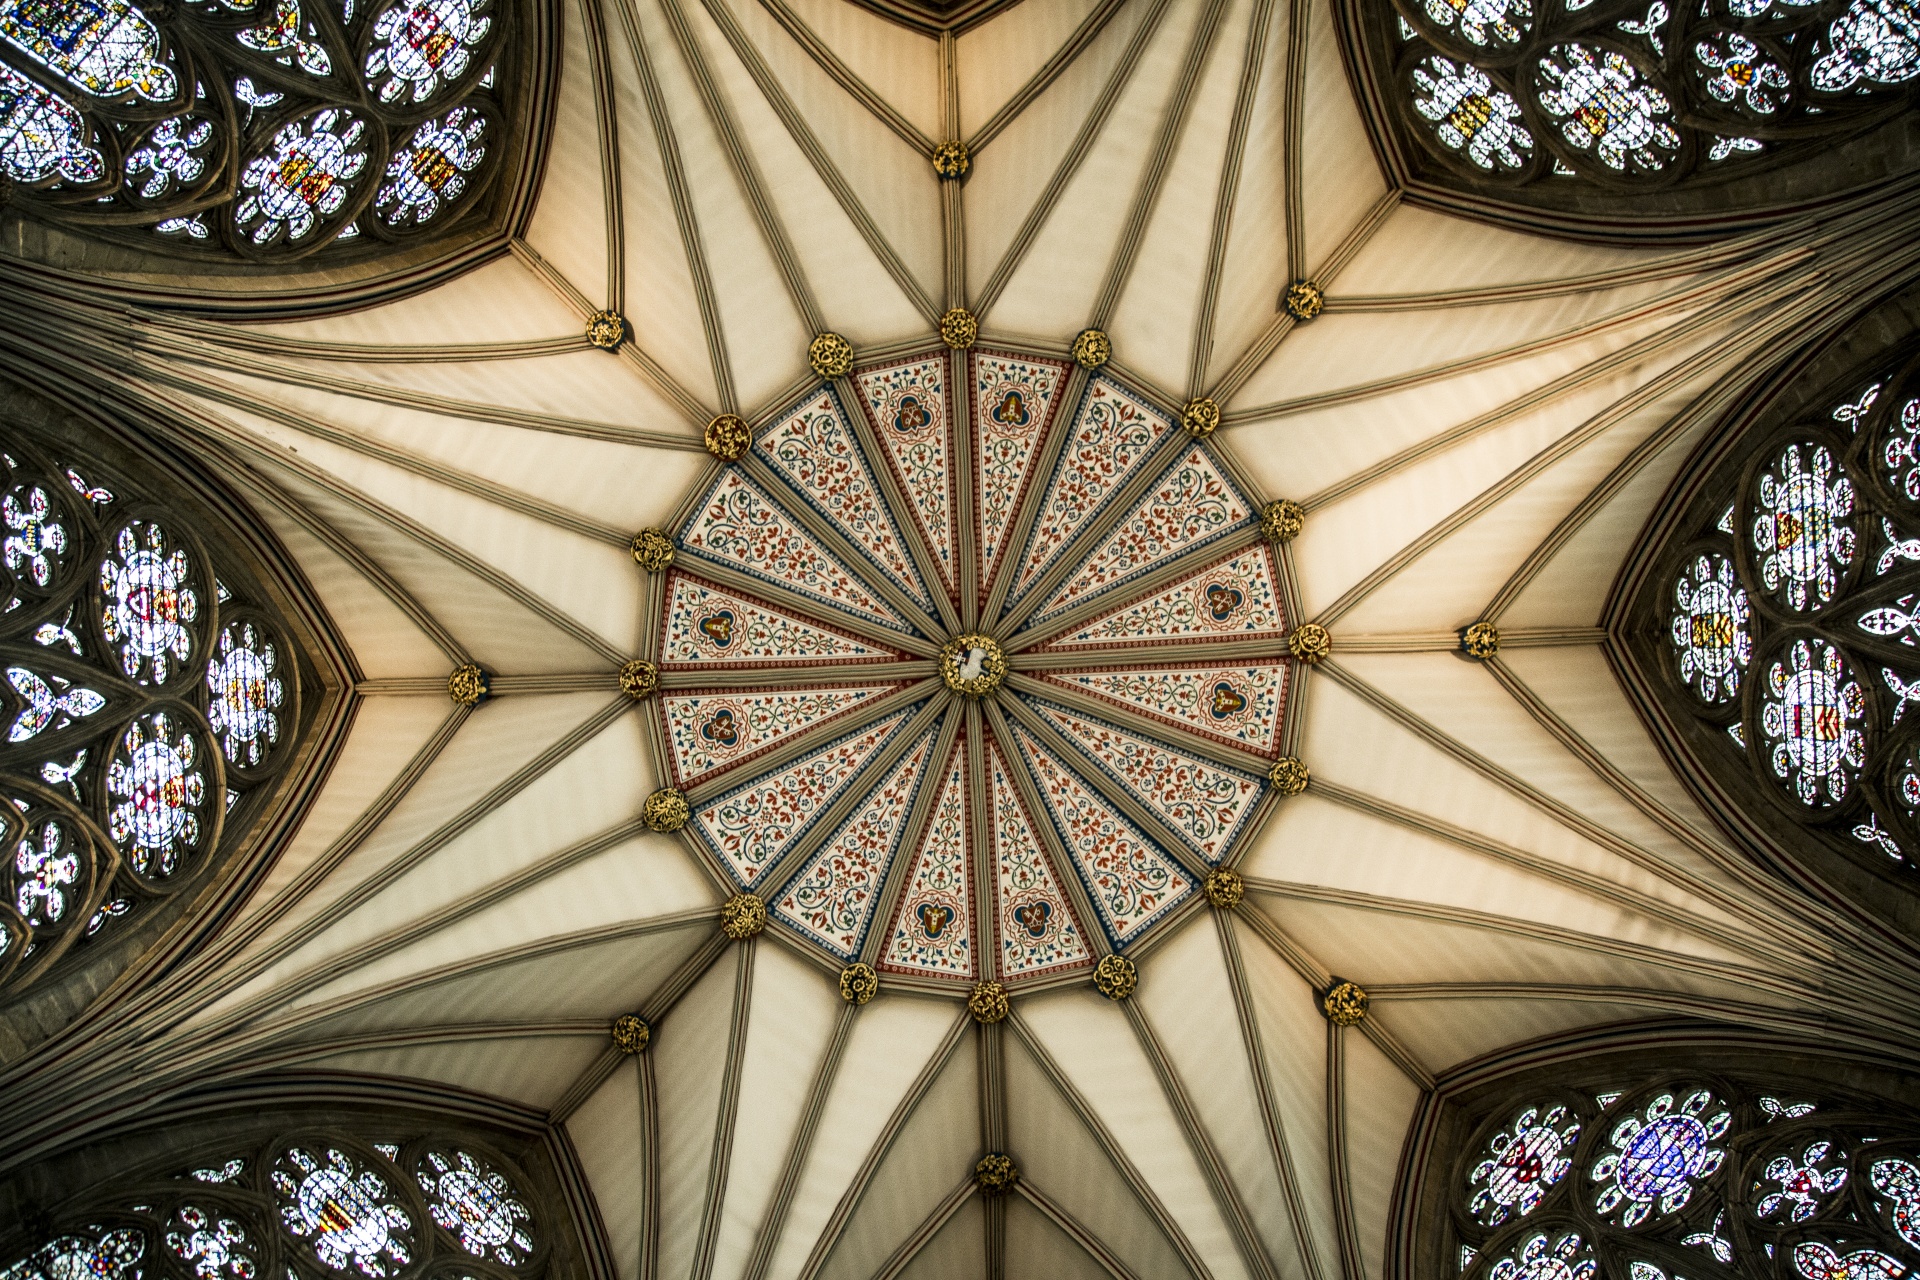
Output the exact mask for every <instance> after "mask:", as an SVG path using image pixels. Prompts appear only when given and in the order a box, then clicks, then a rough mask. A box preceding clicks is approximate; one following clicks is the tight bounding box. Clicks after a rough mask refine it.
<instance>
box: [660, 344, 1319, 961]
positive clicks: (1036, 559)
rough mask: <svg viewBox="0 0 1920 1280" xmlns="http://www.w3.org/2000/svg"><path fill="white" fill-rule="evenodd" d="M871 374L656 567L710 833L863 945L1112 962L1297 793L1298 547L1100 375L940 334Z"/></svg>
mask: <svg viewBox="0 0 1920 1280" xmlns="http://www.w3.org/2000/svg"><path fill="white" fill-rule="evenodd" d="M846 378H847V380H846V382H842V383H834V382H826V381H822V382H820V383H816V384H815V385H814V386H813V387H811V388H810V389H808V390H807V391H806V392H805V393H804V394H803V395H801V396H800V397H799V398H798V399H797V400H795V401H793V402H791V403H790V404H788V405H786V406H784V407H783V408H782V409H781V410H780V411H779V412H777V413H774V414H772V415H769V416H767V417H765V418H763V419H762V420H760V421H759V422H758V423H756V424H755V425H754V426H753V428H752V430H751V441H750V443H747V444H744V445H743V448H742V450H741V452H740V454H739V455H738V456H737V457H736V458H734V459H731V460H729V461H727V462H724V463H718V462H716V463H715V464H714V465H713V467H712V468H711V470H710V471H709V472H708V474H707V476H706V477H705V478H704V479H703V480H702V481H701V482H700V488H699V489H698V491H697V492H696V494H695V495H694V497H693V499H692V501H691V502H690V503H689V505H688V507H687V508H686V511H687V512H688V514H687V515H686V516H685V517H684V518H683V519H682V520H681V522H680V524H679V525H678V527H677V528H676V529H675V530H674V531H673V533H674V537H673V555H672V556H671V557H670V560H668V561H667V562H666V563H664V564H663V568H664V572H662V573H661V574H660V575H659V576H658V577H657V578H655V579H653V580H652V581H653V582H654V583H655V584H656V585H657V590H658V591H659V606H658V607H659V610H660V612H659V614H658V617H659V619H660V626H659V631H658V637H657V641H656V646H655V647H656V652H655V654H654V660H655V661H657V663H658V665H659V668H660V671H661V674H662V677H663V682H664V684H665V685H666V686H667V687H666V688H665V689H664V691H663V692H662V694H661V696H660V698H659V700H658V702H657V703H656V704H654V705H655V706H656V707H657V712H656V714H657V716H658V720H657V728H658V733H657V735H656V738H655V741H656V742H657V744H658V746H659V749H660V750H661V752H662V753H663V760H662V762H661V773H662V774H663V775H665V779H666V781H667V782H668V784H669V785H671V786H673V787H675V788H678V789H679V790H680V791H681V792H683V793H684V794H685V795H686V797H687V800H688V803H689V806H690V808H691V815H692V816H691V820H690V821H689V822H688V823H687V825H686V827H685V832H686V837H687V838H689V839H690V840H691V841H692V843H693V845H694V846H695V848H696V849H697V850H698V851H699V853H700V855H701V856H702V857H703V858H704V859H705V860H707V861H708V863H709V864H710V865H711V866H712V867H713V869H714V870H715V871H717V872H718V873H719V874H720V875H722V876H723V877H725V879H726V880H728V881H730V882H731V883H732V884H733V885H734V886H736V888H737V890H739V891H741V892H748V893H752V894H755V895H757V896H758V897H759V898H761V899H764V901H765V902H766V904H767V910H768V917H769V921H770V923H771V924H772V925H774V926H775V927H777V928H778V929H780V930H782V931H784V932H786V933H787V934H788V935H789V936H793V937H797V938H799V939H801V940H802V941H803V942H804V943H806V944H807V945H809V946H811V947H813V948H815V949H817V950H819V951H821V952H823V953H825V956H826V957H827V958H829V959H830V962H831V963H832V965H833V967H834V968H835V969H836V970H838V969H840V968H841V967H843V966H847V965H852V964H870V965H872V966H873V967H874V968H875V969H876V970H877V971H879V972H880V973H881V974H883V975H885V978H886V981H889V982H899V983H902V984H905V985H916V984H927V985H936V986H943V987H944V989H946V990H949V991H951V992H952V993H953V994H955V995H964V994H965V993H966V992H967V991H968V990H970V989H971V987H972V985H973V984H974V983H976V982H1002V983H1008V984H1015V983H1021V982H1031V981H1036V980H1046V979H1058V978H1060V977H1062V976H1067V975H1076V976H1078V977H1079V978H1081V979H1082V980H1084V979H1085V977H1086V973H1087V971H1088V970H1090V969H1091V968H1093V966H1094V964H1095V962H1096V961H1098V960H1099V959H1100V958H1101V957H1102V956H1103V955H1107V954H1110V953H1115V952H1123V951H1126V950H1128V949H1129V948H1131V947H1133V946H1134V945H1135V944H1136V943H1137V942H1138V941H1139V940H1140V939H1142V938H1144V937H1146V936H1147V935H1148V933H1149V932H1151V931H1152V930H1153V929H1154V928H1155V927H1157V926H1158V925H1159V924H1160V923H1161V922H1163V921H1165V920H1167V919H1169V918H1171V917H1173V916H1174V915H1176V914H1178V913H1181V912H1183V911H1184V910H1185V909H1187V908H1189V907H1191V906H1195V905H1198V904H1199V903H1201V902H1203V901H1205V897H1204V895H1203V894H1202V893H1201V891H1200V885H1201V883H1202V882H1203V881H1204V880H1205V879H1206V877H1207V875H1208V873H1209V872H1210V871H1212V870H1214V869H1215V868H1218V867H1220V866H1222V865H1224V864H1226V863H1229V862H1231V861H1232V860H1233V859H1234V857H1235V856H1236V851H1237V850H1238V848H1239V847H1240V845H1241V844H1242V842H1243V841H1244V839H1245V837H1246V835H1247V833H1248V832H1249V831H1250V830H1252V829H1253V828H1254V827H1255V826H1257V825H1258V824H1259V823H1260V822H1261V821H1262V820H1263V819H1264V816H1265V814H1266V813H1267V811H1268V810H1269V809H1270V808H1271V805H1272V803H1273V798H1274V797H1277V795H1278V794H1279V792H1278V790H1277V789H1276V788H1275V787H1274V786H1273V784H1272V783H1271V781H1270V778H1269V773H1270V770H1271V768H1272V766H1273V763H1274V761H1275V760H1277V759H1278V758H1280V757H1281V756H1282V755H1283V754H1285V747H1284V742H1285V738H1286V711H1287V693H1288V690H1289V687H1290V686H1289V680H1290V676H1291V673H1290V670H1289V669H1290V667H1291V666H1292V665H1293V663H1294V660H1293V659H1292V658H1291V657H1290V656H1289V654H1288V651H1287V635H1288V633H1289V623H1288V619H1289V618H1290V617H1292V616H1294V611H1293V610H1290V609H1289V608H1288V607H1287V604H1286V600H1287V597H1288V590H1289V588H1288V587H1287V585H1286V582H1287V579H1286V577H1285V572H1284V570H1283V568H1282V565H1283V560H1282V558H1281V554H1282V553H1281V552H1280V551H1279V550H1278V549H1276V546H1275V545H1274V544H1273V543H1272V542H1271V541H1270V540H1269V538H1268V537H1267V536H1266V534H1265V533H1264V532H1263V530H1262V525H1261V512H1262V509H1263V507H1262V503H1261V501H1260V500H1259V499H1258V498H1257V497H1256V495H1254V494H1253V493H1252V491H1251V488H1250V486H1248V485H1247V483H1246V482H1245V480H1244V478H1243V476H1242V474H1241V472H1240V471H1239V469H1238V468H1237V466H1236V465H1235V464H1234V463H1233V461H1232V460H1231V458H1230V457H1229V456H1228V455H1227V453H1226V451H1225V450H1224V448H1223V447H1222V446H1221V445H1220V444H1219V443H1217V442H1216V441H1214V440H1211V439H1208V440H1197V439H1195V438H1194V437H1193V436H1192V435H1191V434H1189V433H1188V432H1187V431H1185V430H1184V429H1183V428H1182V421H1181V414H1180V410H1179V409H1178V408H1177V407H1175V406H1172V405H1168V404H1165V403H1161V402H1159V401H1156V400H1155V399H1154V398H1152V397H1151V396H1149V395H1147V394H1146V393H1144V392H1142V391H1140V390H1139V389H1137V388H1134V387H1130V386H1128V385H1127V384H1126V383H1124V382H1122V381H1120V380H1119V379H1117V378H1115V377H1113V376H1112V375H1110V374H1109V373H1107V372H1105V371H1104V370H1102V371H1094V372H1088V371H1085V370H1076V368H1075V366H1074V365H1073V364H1071V363H1069V362H1068V361H1066V360H1064V359H1060V358H1057V357H1054V356H1048V355H1042V354H1039V353H1032V352H1021V351H1016V350H1011V349H1006V348H996V347H981V346H975V347H973V348H970V349H968V350H965V351H956V350H950V349H948V348H947V347H946V346H945V345H944V344H942V345H940V346H933V345H932V344H931V343H930V344H929V349H927V350H925V351H923V352H918V353H915V354H911V355H907V356H902V357H897V358H892V359H888V360H885V361H882V362H877V363H873V364H869V365H865V366H861V367H855V368H852V369H851V370H850V371H848V372H847V374H846ZM846 386H851V388H852V391H853V401H852V402H851V403H849V402H848V401H847V400H846V399H844V398H843V395H842V390H841V388H844V387H846ZM1014 671H1018V672H1021V673H1022V674H1023V677H1024V678H1023V679H1022V680H1021V681H1020V682H1019V687H1018V688H1015V687H1013V686H1011V685H1009V684H1008V683H1007V677H1008V675H1009V673H1010V672H1014Z"/></svg>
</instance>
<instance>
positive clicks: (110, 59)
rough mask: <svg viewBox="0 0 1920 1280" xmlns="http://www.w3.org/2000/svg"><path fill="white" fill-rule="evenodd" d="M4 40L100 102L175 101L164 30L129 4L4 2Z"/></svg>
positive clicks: (0, 11)
mask: <svg viewBox="0 0 1920 1280" xmlns="http://www.w3.org/2000/svg"><path fill="white" fill-rule="evenodd" d="M0 39H4V40H6V42H7V43H8V44H10V45H12V46H13V47H14V48H16V49H18V50H20V52H22V53H24V54H26V55H27V56H28V57H30V58H32V59H33V60H34V61H35V62H38V63H39V64H40V65H42V66H44V67H45V68H47V70H49V71H51V72H53V73H54V74H55V75H57V76H59V77H60V78H61V79H63V80H65V81H66V82H67V83H68V84H70V85H72V86H73V87H74V88H76V89H83V90H85V91H86V92H88V93H91V94H95V95H97V96H99V97H102V98H119V97H123V96H125V95H126V94H129V93H131V94H133V95H135V96H137V97H140V98H144V99H146V100H147V101H148V102H166V101H169V100H171V99H172V98H173V96H174V94H175V92H176V91H177V90H178V88H179V81H178V80H177V79H176V78H175V76H174V74H173V72H172V71H171V70H170V69H169V68H168V67H167V66H166V64H164V63H163V62H161V61H160V30H159V28H157V27H155V26H154V25H153V23H151V22H149V21H147V19H146V17H145V15H143V14H142V13H140V12H139V11H138V10H137V9H135V8H133V7H132V6H131V5H129V4H128V3H127V0H0Z"/></svg>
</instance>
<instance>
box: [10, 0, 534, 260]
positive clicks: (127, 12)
mask: <svg viewBox="0 0 1920 1280" xmlns="http://www.w3.org/2000/svg"><path fill="white" fill-rule="evenodd" d="M516 12H517V8H516V7H515V6H512V5H506V6H503V5H502V4H501V3H500V2H499V0H372V2H371V3H368V2H367V0H182V2H181V3H177V4H165V5H162V4H158V3H154V4H148V3H142V2H141V0H0V174H4V175H5V176H6V177H8V178H10V179H12V181H13V182H14V183H15V184H16V187H17V189H16V197H15V198H16V201H17V203H18V204H19V205H20V206H22V207H25V208H28V209H30V210H31V211H32V212H33V213H34V214H36V215H38V216H41V217H44V218H46V219H49V220H51V221H54V222H57V223H61V224H64V225H66V226H69V227H73V228H77V229H84V230H85V231H86V232H88V233H89V234H93V235H107V236H110V237H113V238H117V239H121V240H124V241H129V242H131V243H133V244H135V245H136V246H138V247H141V248H144V249H149V250H151V249H160V250H163V251H169V252H181V251H184V252H189V253H214V252H221V253H224V254H230V255H237V256H239V257H241V258H246V259H277V260H286V259H290V258H297V257H302V256H305V255H308V254H311V253H314V252H316V251H319V250H322V249H326V250H328V257H330V258H337V257H338V256H339V255H340V254H341V253H343V252H346V251H347V247H348V246H354V245H359V246H366V247H367V248H365V249H363V250H360V252H363V253H364V252H369V251H372V250H373V249H376V248H377V247H378V246H380V245H389V246H391V245H397V244H398V243H400V242H402V241H406V240H408V239H411V238H413V237H416V236H418V235H420V234H422V233H423V232H426V231H429V230H432V231H438V230H441V229H444V228H446V227H448V226H449V225H451V224H453V223H454V222H455V221H457V220H459V219H460V218H461V216H462V214H463V212H464V211H465V209H466V208H467V207H468V206H470V205H472V204H473V202H474V199H475V197H476V195H477V194H478V193H479V192H480V190H481V189H482V188H484V187H485V186H486V185H487V184H488V183H489V182H490V181H491V180H492V178H493V176H494V173H495V171H496V170H497V169H499V167H500V166H501V164H502V163H503V155H504V153H505V151H506V149H507V141H508V137H507V135H508V133H509V131H510V121H511V118H512V115H513V111H514V109H515V107H516V106H517V103H516V102H515V101H514V100H513V99H514V98H515V97H516V92H517V90H516V86H517V84H518V78H517V76H515V75H512V74H501V73H500V72H501V69H502V68H503V67H504V68H506V70H507V71H508V72H511V71H512V69H513V68H514V67H515V66H516V65H517V59H518V58H519V57H520V56H521V55H520V54H519V53H517V52H516V50H515V48H514V44H513V41H512V40H511V39H509V38H507V36H506V33H507V32H508V31H509V30H510V29H511V26H512V23H511V21H510V19H511V18H512V17H513V16H514V14H515V13H516Z"/></svg>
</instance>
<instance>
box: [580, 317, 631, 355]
mask: <svg viewBox="0 0 1920 1280" xmlns="http://www.w3.org/2000/svg"><path fill="white" fill-rule="evenodd" d="M626 340H627V322H626V319H625V318H624V317H623V316H621V314H620V313H619V312H618V311H596V312H594V313H593V314H592V315H590V316H588V317H587V341H588V342H590V343H592V344H593V345H594V346H596V347H598V348H600V350H602V351H612V350H613V349H614V348H615V347H618V346H619V345H620V344H621V343H622V342H625V341H626Z"/></svg>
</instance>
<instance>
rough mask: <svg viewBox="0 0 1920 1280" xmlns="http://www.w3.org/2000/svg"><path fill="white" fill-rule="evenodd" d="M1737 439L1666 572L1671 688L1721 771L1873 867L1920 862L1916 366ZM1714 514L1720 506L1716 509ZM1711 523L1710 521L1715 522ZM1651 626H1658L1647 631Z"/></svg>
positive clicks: (1823, 394) (1896, 361) (1889, 360)
mask: <svg viewBox="0 0 1920 1280" xmlns="http://www.w3.org/2000/svg"><path fill="white" fill-rule="evenodd" d="M1802 397H1803V398H1802V402H1803V403H1804V405H1805V407H1804V408H1802V409H1801V410H1799V411H1798V412H1797V413H1796V415H1795V418H1796V421H1793V422H1791V423H1789V424H1787V425H1784V426H1782V427H1779V428H1777V429H1774V430H1771V431H1769V432H1766V433H1764V434H1757V435H1755V436H1753V438H1751V439H1749V440H1745V441H1742V442H1740V443H1739V444H1738V445H1737V446H1736V448H1735V450H1734V452H1733V454H1732V456H1730V457H1729V458H1728V460H1727V461H1726V462H1724V463H1722V464H1720V469H1719V471H1718V473H1717V474H1719V475H1720V476H1722V477H1723V479H1722V480H1721V481H1720V483H1723V484H1727V485H1729V486H1730V487H1732V488H1733V493H1731V494H1729V495H1727V496H1726V497H1721V498H1719V499H1718V500H1717V501H1714V500H1711V499H1707V498H1705V497H1704V496H1703V498H1702V499H1701V500H1698V501H1696V503H1695V506H1694V511H1695V512H1696V514H1694V515H1691V516H1689V517H1688V519H1689V520H1691V521H1693V522H1695V523H1694V524H1693V526H1692V527H1691V528H1690V529H1681V530H1677V531H1676V533H1675V538H1676V540H1677V541H1678V542H1679V545H1678V546H1677V547H1676V548H1675V550H1674V551H1673V552H1670V553H1668V555H1667V558H1666V559H1665V560H1664V563H1663V567H1662V568H1661V569H1660V571H1659V574H1660V578H1661V581H1662V583H1663V585H1662V586H1661V587H1660V588H1659V590H1660V591H1661V592H1662V593H1663V596H1662V599H1661V603H1660V605H1659V610H1660V613H1659V621H1658V624H1657V625H1658V626H1659V627H1660V629H1661V632H1662V635H1661V641H1660V645H1659V647H1660V649H1662V650H1663V651H1664V653H1665V658H1664V660H1663V662H1662V667H1663V672H1662V683H1663V684H1664V685H1665V687H1667V688H1669V689H1672V690H1673V691H1674V692H1675V694H1676V695H1677V696H1676V699H1675V703H1674V705H1675V706H1676V708H1678V709H1681V710H1683V711H1684V714H1685V715H1686V716H1688V717H1692V718H1697V719H1698V720H1699V721H1701V722H1702V724H1703V727H1704V726H1707V725H1712V726H1717V730H1716V737H1717V741H1715V742H1714V743H1713V745H1711V746H1707V747H1705V748H1704V750H1705V751H1706V754H1707V755H1708V757H1709V759H1712V760H1716V761H1718V762H1720V763H1723V764H1725V765H1727V766H1728V767H1731V768H1736V769H1739V770H1741V771H1742V772H1744V773H1745V774H1746V776H1747V777H1749V778H1751V779H1752V780H1753V782H1754V783H1755V784H1757V787H1758V790H1759V793H1760V794H1761V795H1762V796H1763V797H1768V798H1771V799H1772V800H1775V801H1778V803H1779V809H1778V812H1781V813H1783V814H1785V815H1786V816H1788V817H1789V818H1790V820H1791V821H1790V823H1789V824H1788V827H1786V828H1782V829H1783V830H1786V829H1790V828H1791V826H1792V824H1793V823H1799V824H1804V825H1805V827H1806V828H1807V829H1808V831H1809V832H1810V833H1811V834H1816V835H1817V836H1818V837H1820V838H1824V839H1827V840H1831V841H1832V842H1834V843H1835V844H1836V845H1837V846H1838V847H1840V848H1843V849H1847V850H1848V851H1850V853H1851V855H1852V856H1853V857H1854V858H1855V859H1856V860H1860V861H1865V862H1866V863H1867V864H1868V865H1869V866H1873V867H1876V868H1878V869H1880V870H1882V871H1886V872H1894V871H1905V870H1908V869H1910V868H1912V867H1913V865H1914V863H1915V860H1916V858H1920V765H1916V763H1915V762H1916V760H1920V714H1915V711H1916V708H1917V707H1920V519H1916V516H1920V510H1916V508H1917V507H1920V498H1916V496H1915V495H1916V494H1920V457H1917V456H1916V453H1915V450H1916V445H1915V440H1916V438H1920V362H1913V361H1911V359H1910V353H1904V352H1902V353H1894V354H1892V355H1890V356H1882V357H1879V358H1877V359H1874V360H1872V361H1870V362H1869V364H1868V367H1867V368H1865V369H1864V370H1863V369H1860V368H1858V367H1857V366H1856V367H1855V368H1854V369H1853V370H1851V371H1849V372H1845V373H1843V374H1842V375H1840V376H1839V377H1838V378H1837V379H1836V380H1835V381H1834V382H1833V383H1832V385H1830V386H1827V387H1825V388H1823V389H1820V390H1818V391H1811V390H1810V391H1808V392H1806V393H1802ZM1709 502H1711V505H1709ZM1708 512H1710V513H1711V515H1708V514H1706V513H1708ZM1650 621H1651V619H1650Z"/></svg>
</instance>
